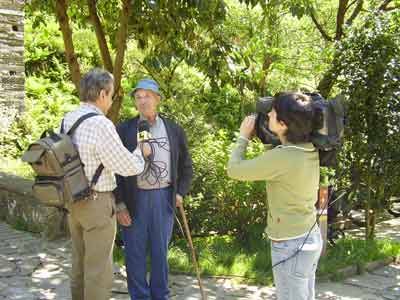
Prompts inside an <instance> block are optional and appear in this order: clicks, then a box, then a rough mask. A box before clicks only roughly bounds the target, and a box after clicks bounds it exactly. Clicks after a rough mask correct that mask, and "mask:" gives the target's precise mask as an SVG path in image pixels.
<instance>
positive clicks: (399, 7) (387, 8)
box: [382, 5, 400, 11]
mask: <svg viewBox="0 0 400 300" xmlns="http://www.w3.org/2000/svg"><path fill="white" fill-rule="evenodd" d="M396 9H400V5H395V6H386V7H385V8H384V9H382V11H391V10H396Z"/></svg>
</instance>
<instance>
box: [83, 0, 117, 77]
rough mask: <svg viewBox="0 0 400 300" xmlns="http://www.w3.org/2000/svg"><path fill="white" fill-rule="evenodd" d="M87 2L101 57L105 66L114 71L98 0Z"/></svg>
mask: <svg viewBox="0 0 400 300" xmlns="http://www.w3.org/2000/svg"><path fill="white" fill-rule="evenodd" d="M87 4H88V7H89V13H90V19H91V21H92V23H93V27H94V29H95V32H96V38H97V42H98V44H99V49H100V53H101V58H102V60H103V64H104V67H105V68H106V69H107V70H108V71H109V72H111V73H112V72H113V65H112V60H111V55H110V51H109V49H108V46H107V41H106V36H105V34H104V30H103V27H102V26H101V22H100V19H99V16H98V14H97V8H96V0H87Z"/></svg>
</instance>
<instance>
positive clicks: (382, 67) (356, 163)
mask: <svg viewBox="0 0 400 300" xmlns="http://www.w3.org/2000/svg"><path fill="white" fill-rule="evenodd" d="M399 21H400V15H399V14H389V15H384V14H382V13H375V14H373V15H371V16H369V17H368V18H366V20H365V22H364V23H363V26H362V27H359V28H355V29H354V31H352V32H351V34H349V36H348V37H347V38H346V39H345V40H344V41H343V43H342V44H341V47H340V50H339V51H340V55H339V59H340V64H341V65H342V71H341V73H340V82H339V86H340V88H341V89H342V90H343V92H344V93H345V94H346V95H347V97H348V110H347V115H348V125H349V126H348V128H349V130H348V134H347V139H346V143H347V146H346V147H345V148H344V151H343V160H344V161H345V163H346V164H347V168H342V172H343V178H342V180H345V179H346V178H347V184H349V185H350V186H351V187H352V189H353V190H355V191H357V193H358V194H362V197H359V198H360V199H361V200H362V205H363V206H364V207H365V211H366V213H367V220H368V221H369V222H367V225H368V226H367V237H369V238H372V237H373V227H374V225H375V220H374V219H375V214H376V212H377V211H379V210H382V208H384V207H386V205H387V203H388V202H389V200H390V198H391V197H393V196H395V195H399V193H400V161H399V158H400V22H399ZM357 193H355V194H357Z"/></svg>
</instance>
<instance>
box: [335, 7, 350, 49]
mask: <svg viewBox="0 0 400 300" xmlns="http://www.w3.org/2000/svg"><path fill="white" fill-rule="evenodd" d="M348 2H349V1H348V0H339V8H338V11H337V15H336V35H335V40H337V41H340V40H341V38H342V36H343V24H344V18H345V15H346V10H347V4H348Z"/></svg>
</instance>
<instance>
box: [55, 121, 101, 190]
mask: <svg viewBox="0 0 400 300" xmlns="http://www.w3.org/2000/svg"><path fill="white" fill-rule="evenodd" d="M94 116H99V114H97V113H88V114H86V115H83V116H81V117H80V118H79V119H78V120H77V121H76V122H75V123H74V125H72V127H71V128H70V130H68V132H67V133H66V134H67V135H69V136H72V135H73V134H74V132H75V130H76V129H77V128H78V126H79V125H81V124H82V122H83V121H85V120H87V119H89V118H91V117H94ZM60 132H61V133H64V119H63V120H62V121H61V130H60ZM103 169H104V165H103V164H100V166H98V167H97V169H96V172H95V173H94V175H93V177H92V181H91V182H90V188H91V189H92V188H93V187H94V186H95V185H96V183H97V181H98V180H99V178H100V175H101V173H102V172H103Z"/></svg>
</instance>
